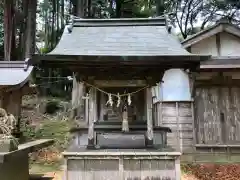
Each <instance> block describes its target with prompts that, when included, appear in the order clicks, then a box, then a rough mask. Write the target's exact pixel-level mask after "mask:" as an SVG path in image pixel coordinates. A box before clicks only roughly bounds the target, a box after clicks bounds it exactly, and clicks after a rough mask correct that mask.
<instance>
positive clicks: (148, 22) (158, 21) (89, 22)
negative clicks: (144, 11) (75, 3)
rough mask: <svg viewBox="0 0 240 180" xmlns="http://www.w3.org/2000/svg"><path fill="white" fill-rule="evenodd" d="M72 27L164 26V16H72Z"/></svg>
mask: <svg viewBox="0 0 240 180" xmlns="http://www.w3.org/2000/svg"><path fill="white" fill-rule="evenodd" d="M72 24H73V27H108V26H166V18H165V17H156V18H110V19H83V18H78V17H74V18H73V19H72Z"/></svg>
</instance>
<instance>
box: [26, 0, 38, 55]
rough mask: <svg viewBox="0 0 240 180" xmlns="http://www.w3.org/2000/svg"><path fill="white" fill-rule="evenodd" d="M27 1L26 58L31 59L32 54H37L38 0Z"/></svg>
mask: <svg viewBox="0 0 240 180" xmlns="http://www.w3.org/2000/svg"><path fill="white" fill-rule="evenodd" d="M25 1H27V2H26V4H28V12H27V19H26V30H25V37H26V39H25V58H31V56H32V54H34V53H35V43H36V42H35V40H36V38H35V36H36V11H37V0H25Z"/></svg>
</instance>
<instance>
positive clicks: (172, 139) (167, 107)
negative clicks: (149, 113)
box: [154, 102, 194, 152]
mask: <svg viewBox="0 0 240 180" xmlns="http://www.w3.org/2000/svg"><path fill="white" fill-rule="evenodd" d="M155 108H156V109H155V113H154V114H155V115H154V117H155V118H154V119H155V124H156V125H157V126H167V127H170V128H171V129H172V133H168V136H167V138H168V140H167V144H168V145H169V146H172V147H173V148H175V149H176V150H180V151H183V152H186V151H191V150H192V148H193V146H194V140H193V138H194V136H193V127H194V124H193V114H192V109H193V103H192V102H158V103H156V104H155Z"/></svg>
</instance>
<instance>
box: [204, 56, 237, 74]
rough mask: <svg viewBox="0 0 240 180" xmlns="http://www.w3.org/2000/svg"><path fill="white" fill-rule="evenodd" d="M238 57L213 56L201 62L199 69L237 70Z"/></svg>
mask: <svg viewBox="0 0 240 180" xmlns="http://www.w3.org/2000/svg"><path fill="white" fill-rule="evenodd" d="M239 68H240V57H239V56H213V57H212V58H211V60H208V61H204V62H201V65H200V69H201V70H204V71H215V70H223V71H224V70H227V69H229V70H239Z"/></svg>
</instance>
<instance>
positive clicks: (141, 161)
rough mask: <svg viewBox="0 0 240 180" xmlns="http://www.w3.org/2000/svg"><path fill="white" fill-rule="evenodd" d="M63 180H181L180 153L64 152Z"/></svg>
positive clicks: (127, 151) (133, 151)
mask: <svg viewBox="0 0 240 180" xmlns="http://www.w3.org/2000/svg"><path fill="white" fill-rule="evenodd" d="M63 155H64V157H65V160H66V167H65V176H64V180H79V179H84V180H106V179H107V180H149V179H169V180H180V179H181V171H180V155H181V153H179V152H159V151H154V150H152V151H151V150H131V149H129V150H116V149H115V150H104V151H103V150H95V151H93V150H86V151H81V152H64V153H63Z"/></svg>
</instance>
